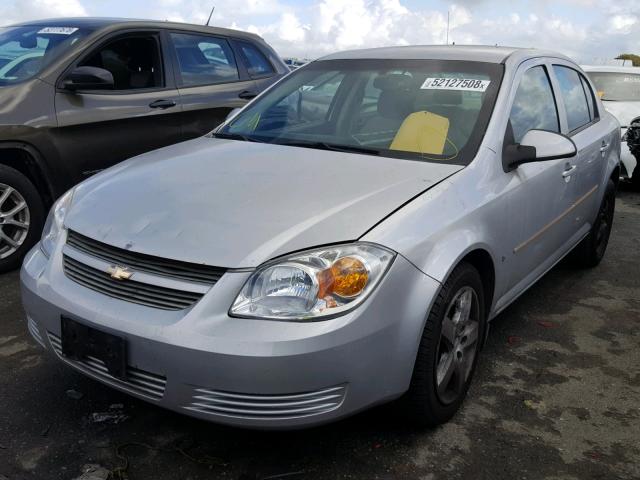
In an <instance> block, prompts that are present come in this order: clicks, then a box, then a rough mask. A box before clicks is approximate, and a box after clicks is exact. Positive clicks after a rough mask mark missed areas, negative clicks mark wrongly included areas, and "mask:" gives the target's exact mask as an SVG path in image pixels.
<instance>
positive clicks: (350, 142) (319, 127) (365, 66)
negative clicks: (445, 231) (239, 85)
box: [218, 60, 502, 164]
mask: <svg viewBox="0 0 640 480" xmlns="http://www.w3.org/2000/svg"><path fill="white" fill-rule="evenodd" d="M501 77H502V66H501V65H498V64H488V63H480V62H462V61H441V60H403V61H400V60H348V61H347V60H324V61H317V62H313V63H311V64H309V65H307V66H305V67H303V68H301V69H299V70H297V71H295V72H294V73H291V74H290V75H289V76H288V77H287V78H285V79H284V80H283V81H281V82H280V83H279V84H278V85H276V86H275V87H274V88H273V89H271V90H270V91H269V92H267V93H266V94H265V95H264V96H263V97H261V98H260V99H258V100H257V101H256V102H254V104H252V105H250V106H249V107H248V108H247V109H245V110H244V111H242V112H241V113H240V114H239V115H238V116H236V117H235V118H234V119H233V120H232V121H231V122H230V123H228V124H227V125H225V126H223V127H222V128H221V129H220V130H219V131H218V134H219V135H220V136H225V137H233V136H237V137H238V138H241V139H244V140H252V141H261V142H269V143H279V144H289V145H297V146H303V147H304V146H308V147H312V148H325V149H329V150H334V149H335V150H340V149H344V150H345V151H353V152H358V153H370V154H376V155H383V156H389V157H398V158H409V159H415V160H425V161H441V162H451V163H457V164H466V163H469V162H470V161H471V160H472V159H473V156H474V155H475V152H476V151H477V148H478V146H479V144H480V142H481V140H482V137H483V135H484V131H485V129H486V125H487V123H488V120H489V117H490V115H491V111H492V109H493V105H494V102H495V98H496V95H497V92H498V89H499V86H500V81H501Z"/></svg>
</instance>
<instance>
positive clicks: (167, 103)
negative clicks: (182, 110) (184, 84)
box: [149, 100, 176, 110]
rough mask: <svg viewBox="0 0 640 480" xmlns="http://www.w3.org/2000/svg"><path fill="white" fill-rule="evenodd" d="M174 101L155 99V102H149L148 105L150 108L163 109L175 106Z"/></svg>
mask: <svg viewBox="0 0 640 480" xmlns="http://www.w3.org/2000/svg"><path fill="white" fill-rule="evenodd" d="M175 106H176V102H174V101H173V100H156V101H155V102H151V103H150V104H149V107H151V108H159V109H161V110H165V109H167V108H171V107H175Z"/></svg>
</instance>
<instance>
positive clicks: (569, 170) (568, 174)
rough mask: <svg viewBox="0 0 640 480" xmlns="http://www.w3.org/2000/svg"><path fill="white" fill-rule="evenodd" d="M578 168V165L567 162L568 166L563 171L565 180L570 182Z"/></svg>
mask: <svg viewBox="0 0 640 480" xmlns="http://www.w3.org/2000/svg"><path fill="white" fill-rule="evenodd" d="M576 168H578V166H577V165H570V164H568V163H567V166H566V167H565V169H564V172H562V177H563V178H564V181H565V182H568V181H569V180H571V175H572V174H573V172H574V171H575V170H576Z"/></svg>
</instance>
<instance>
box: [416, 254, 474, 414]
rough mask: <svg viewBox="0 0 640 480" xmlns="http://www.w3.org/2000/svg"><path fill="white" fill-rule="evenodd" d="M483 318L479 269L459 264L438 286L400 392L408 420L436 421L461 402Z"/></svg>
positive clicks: (469, 380) (469, 375)
mask: <svg viewBox="0 0 640 480" xmlns="http://www.w3.org/2000/svg"><path fill="white" fill-rule="evenodd" d="M485 323H486V314H485V305H484V288H483V285H482V279H481V278H480V274H479V273H478V271H477V270H476V269H475V268H474V267H473V266H471V265H469V264H467V263H463V264H460V265H459V266H457V267H456V268H455V269H454V271H453V272H452V273H451V275H450V276H449V279H448V280H447V281H446V282H445V284H444V285H443V286H442V288H441V289H440V292H439V294H438V297H437V298H436V301H435V302H434V305H433V307H432V308H431V312H430V313H429V316H428V318H427V321H426V324H425V327H424V332H423V334H422V339H421V341H420V347H419V349H418V355H417V358H416V363H415V366H414V370H413V376H412V378H411V386H410V387H409V391H408V392H407V394H406V396H405V401H406V406H407V410H406V413H408V414H409V417H410V420H411V422H412V423H418V424H419V425H424V426H436V425H439V424H442V423H445V422H446V421H448V420H449V419H450V418H451V417H453V415H454V414H455V413H456V411H457V410H458V409H459V408H460V405H461V404H462V401H463V400H464V398H465V396H466V394H467V390H468V389H469V385H470V384H471V379H472V377H473V373H474V371H475V367H476V363H477V361H478V355H479V353H480V347H481V345H482V340H483V338H484V331H485Z"/></svg>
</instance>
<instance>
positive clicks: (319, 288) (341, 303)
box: [229, 243, 395, 320]
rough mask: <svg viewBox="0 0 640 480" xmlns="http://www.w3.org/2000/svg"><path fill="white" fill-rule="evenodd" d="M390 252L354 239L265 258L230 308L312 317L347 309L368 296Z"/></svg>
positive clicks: (239, 312) (257, 314)
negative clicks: (306, 250) (266, 260)
mask: <svg viewBox="0 0 640 480" xmlns="http://www.w3.org/2000/svg"><path fill="white" fill-rule="evenodd" d="M394 258H395V253H394V252H392V251H391V250H387V249H386V248H383V247H380V246H377V245H371V244H367V243H353V244H348V245H339V246H332V247H327V248H322V249H318V250H313V251H309V252H304V253H298V254H295V255H291V256H288V257H284V258H281V259H278V260H277V261H274V262H269V263H267V264H265V265H263V266H262V267H260V268H259V269H258V270H256V271H255V272H253V274H252V275H251V277H249V279H248V280H247V282H246V283H245V285H244V287H243V288H242V290H241V291H240V293H239V294H238V297H237V298H236V300H235V302H233V305H232V307H231V310H230V311H229V314H230V315H232V316H238V317H252V318H265V319H273V320H315V319H321V317H327V316H329V315H331V316H333V315H337V314H341V313H345V312H346V311H348V310H351V309H352V308H354V307H356V306H357V305H359V304H360V303H362V302H363V301H364V299H365V298H367V296H368V295H369V294H370V293H371V292H372V291H373V289H375V287H376V285H377V284H378V283H380V280H381V279H382V277H383V276H384V274H385V273H386V271H387V269H388V268H389V265H391V262H392V261H393V259H394Z"/></svg>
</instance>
